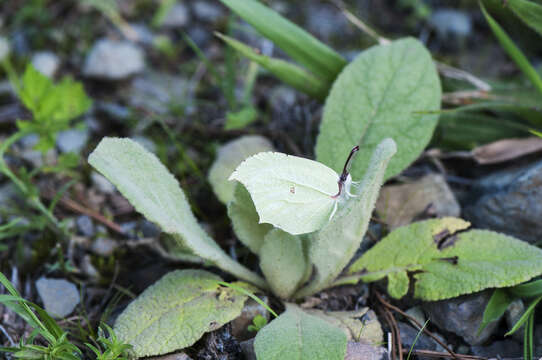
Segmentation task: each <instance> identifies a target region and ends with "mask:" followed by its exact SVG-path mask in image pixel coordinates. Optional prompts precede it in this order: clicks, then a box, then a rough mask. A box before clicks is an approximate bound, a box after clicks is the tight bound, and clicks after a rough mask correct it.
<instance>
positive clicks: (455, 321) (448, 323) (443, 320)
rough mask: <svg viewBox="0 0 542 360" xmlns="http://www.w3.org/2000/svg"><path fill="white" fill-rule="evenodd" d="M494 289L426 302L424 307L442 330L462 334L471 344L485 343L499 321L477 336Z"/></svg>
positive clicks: (492, 323)
mask: <svg viewBox="0 0 542 360" xmlns="http://www.w3.org/2000/svg"><path fill="white" fill-rule="evenodd" d="M491 294H492V291H482V292H479V293H476V294H469V295H464V296H459V297H457V298H453V299H448V300H441V301H433V302H426V303H424V304H423V308H424V310H425V313H426V314H427V317H428V318H429V320H430V321H431V323H433V324H435V325H436V326H437V327H439V328H440V329H441V330H445V331H449V332H452V333H454V334H456V335H459V336H461V337H462V338H463V339H464V340H465V341H466V342H467V343H469V344H470V345H480V344H483V343H484V342H485V341H486V340H487V339H489V337H490V336H491V335H492V334H493V332H494V331H495V329H496V328H497V325H498V321H493V322H491V323H489V324H488V325H487V326H486V327H485V329H484V330H483V331H482V332H481V333H480V335H479V336H477V333H478V328H479V327H480V324H481V323H482V316H483V313H484V310H485V308H486V305H487V303H488V301H489V298H490V297H491Z"/></svg>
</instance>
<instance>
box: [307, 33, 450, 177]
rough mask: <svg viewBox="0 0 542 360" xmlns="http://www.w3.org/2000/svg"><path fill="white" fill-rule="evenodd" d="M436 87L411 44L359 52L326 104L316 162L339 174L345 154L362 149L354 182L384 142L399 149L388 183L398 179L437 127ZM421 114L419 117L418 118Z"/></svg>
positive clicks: (427, 58)
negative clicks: (354, 149) (371, 155)
mask: <svg viewBox="0 0 542 360" xmlns="http://www.w3.org/2000/svg"><path fill="white" fill-rule="evenodd" d="M440 96H441V89H440V81H439V77H438V74H437V70H436V68H435V65H434V64H433V60H432V59H431V55H430V54H429V52H428V51H427V49H426V48H425V47H424V46H423V45H422V44H421V43H420V42H419V41H418V40H415V39H412V38H407V39H402V40H397V41H394V42H392V43H390V44H389V45H377V46H373V47H372V48H370V49H368V50H366V51H364V52H362V53H361V54H360V55H359V56H358V57H357V58H356V59H355V60H354V61H353V62H352V63H350V64H349V65H348V66H347V67H345V69H344V70H343V72H342V73H341V74H340V75H339V77H338V78H337V80H336V81H335V83H334V84H333V87H332V89H331V92H330V94H329V96H328V98H327V100H326V105H325V109H324V115H323V119H322V123H321V125H320V134H319V135H318V139H317V143H316V159H317V160H318V161H320V162H323V163H324V164H326V165H328V166H330V167H332V168H333V169H335V170H336V171H340V169H341V168H342V166H343V163H344V154H345V153H348V151H349V150H350V149H351V148H352V147H353V146H354V145H359V146H360V155H359V156H357V157H356V158H355V159H354V161H353V165H352V169H351V173H352V177H353V178H354V179H356V178H361V177H362V175H363V174H364V173H365V171H366V169H367V165H368V163H369V159H370V155H369V154H372V153H373V151H374V149H375V148H376V146H377V145H378V144H379V143H380V142H381V141H382V140H383V139H385V138H388V137H390V138H392V139H393V140H395V142H396V143H397V155H396V156H395V157H394V158H393V159H392V160H391V162H390V164H389V167H388V170H387V172H386V177H385V178H386V179H388V178H390V177H392V176H394V175H397V174H399V173H400V172H401V171H402V170H403V169H405V168H406V167H407V166H408V165H410V163H412V162H413V161H414V160H416V158H417V157H418V156H419V155H420V153H421V152H422V151H423V149H424V148H425V146H426V145H427V144H428V142H429V140H430V139H431V135H432V134H433V130H434V129H435V126H436V125H437V120H438V114H427V113H426V112H431V111H436V110H439V109H440ZM422 112H423V113H422Z"/></svg>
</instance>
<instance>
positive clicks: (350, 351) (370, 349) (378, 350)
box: [344, 341, 389, 360]
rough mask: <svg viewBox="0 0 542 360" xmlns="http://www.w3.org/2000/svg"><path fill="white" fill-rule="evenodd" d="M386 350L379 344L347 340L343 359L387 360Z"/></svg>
mask: <svg viewBox="0 0 542 360" xmlns="http://www.w3.org/2000/svg"><path fill="white" fill-rule="evenodd" d="M387 359H389V356H388V351H387V350H386V349H384V348H383V347H381V346H373V345H369V344H364V343H359V342H352V341H349V342H348V343H347V344H346V355H345V356H344V360H387Z"/></svg>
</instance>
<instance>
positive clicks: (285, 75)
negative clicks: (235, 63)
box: [216, 33, 329, 100]
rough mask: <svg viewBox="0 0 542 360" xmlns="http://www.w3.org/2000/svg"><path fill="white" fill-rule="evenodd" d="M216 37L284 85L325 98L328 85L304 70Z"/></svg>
mask: <svg viewBox="0 0 542 360" xmlns="http://www.w3.org/2000/svg"><path fill="white" fill-rule="evenodd" d="M216 35H217V36H218V37H220V38H221V39H222V40H224V42H225V43H226V44H228V45H229V46H231V47H232V48H234V49H235V50H237V51H238V52H240V53H241V54H242V55H244V56H246V57H247V58H249V59H250V60H252V61H254V62H256V63H258V64H259V65H261V66H262V67H263V68H265V69H267V70H269V71H270V72H271V73H272V74H273V75H275V76H276V77H277V78H279V79H280V80H281V81H283V82H284V83H286V84H288V85H290V86H292V87H293V88H295V89H297V90H299V91H301V92H304V93H306V94H308V95H310V96H312V97H315V98H317V99H320V100H323V99H324V98H325V97H326V95H327V93H328V90H329V84H326V83H325V82H324V81H322V80H321V79H319V78H318V77H316V76H314V75H313V74H311V73H309V72H308V71H306V70H305V69H303V68H301V67H299V66H297V65H294V64H291V63H289V62H287V61H284V60H280V59H274V58H271V57H269V56H265V55H260V54H258V53H256V52H255V51H254V50H253V49H252V48H250V47H249V46H247V45H245V44H243V43H241V42H239V41H237V40H235V39H233V38H231V37H229V36H226V35H222V34H218V33H217V34H216Z"/></svg>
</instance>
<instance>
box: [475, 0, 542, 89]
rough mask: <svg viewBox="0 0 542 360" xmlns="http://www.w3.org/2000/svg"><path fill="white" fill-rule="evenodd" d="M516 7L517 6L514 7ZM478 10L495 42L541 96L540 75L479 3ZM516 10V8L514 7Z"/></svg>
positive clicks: (541, 80)
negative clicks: (495, 39) (491, 32)
mask: <svg viewBox="0 0 542 360" xmlns="http://www.w3.org/2000/svg"><path fill="white" fill-rule="evenodd" d="M516 6H517V5H516ZM480 8H481V9H482V13H483V14H484V16H485V18H486V21H487V23H488V24H489V27H490V28H491V30H492V31H493V33H494V34H495V37H496V38H497V40H499V43H500V44H501V46H502V47H503V49H504V50H505V51H506V53H507V54H508V56H510V57H511V58H512V60H514V62H515V63H516V65H517V66H518V67H519V69H520V70H521V71H522V72H523V73H524V74H525V76H526V77H527V78H528V79H529V81H530V82H531V83H532V84H533V86H534V87H535V88H536V89H537V90H538V91H539V92H540V93H541V94H542V79H541V78H540V75H538V73H537V72H536V70H535V69H534V68H533V67H532V65H531V64H530V63H529V60H528V59H527V57H526V56H525V55H524V54H523V52H522V51H521V50H520V49H519V48H518V47H517V46H516V45H515V44H514V42H513V41H512V39H510V37H509V36H508V34H507V33H506V32H505V31H504V30H503V29H502V27H501V26H500V25H499V23H497V21H495V19H493V17H491V15H489V13H488V12H487V11H486V9H485V7H484V5H483V4H482V3H481V2H480ZM516 10H517V7H516Z"/></svg>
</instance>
